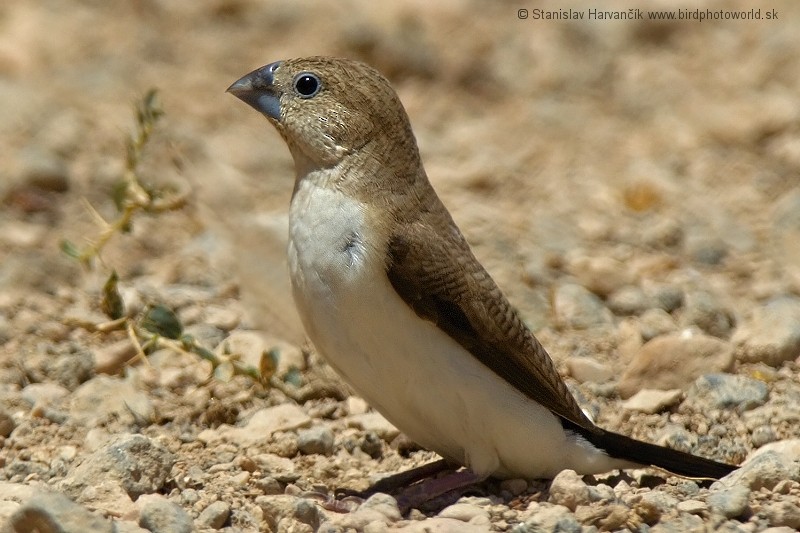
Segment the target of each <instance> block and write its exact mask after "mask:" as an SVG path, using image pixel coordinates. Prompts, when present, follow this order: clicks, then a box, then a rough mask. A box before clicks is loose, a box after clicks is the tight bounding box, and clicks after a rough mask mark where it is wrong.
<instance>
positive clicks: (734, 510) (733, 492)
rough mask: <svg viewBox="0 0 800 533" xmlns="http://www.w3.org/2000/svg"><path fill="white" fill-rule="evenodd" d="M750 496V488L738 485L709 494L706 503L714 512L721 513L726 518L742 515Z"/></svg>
mask: <svg viewBox="0 0 800 533" xmlns="http://www.w3.org/2000/svg"><path fill="white" fill-rule="evenodd" d="M749 498H750V489H748V488H747V487H745V486H742V485H736V486H734V487H731V488H729V489H721V490H717V491H714V492H712V493H711V494H709V496H708V499H707V500H706V503H708V507H709V509H711V511H712V512H715V513H719V514H721V515H722V516H724V517H725V518H736V517H738V516H742V515H743V514H744V512H745V511H746V510H747V503H748V500H749Z"/></svg>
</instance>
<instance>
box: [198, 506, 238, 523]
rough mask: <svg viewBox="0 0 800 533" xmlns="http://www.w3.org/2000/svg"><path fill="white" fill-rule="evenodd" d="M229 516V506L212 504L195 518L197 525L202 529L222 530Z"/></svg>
mask: <svg viewBox="0 0 800 533" xmlns="http://www.w3.org/2000/svg"><path fill="white" fill-rule="evenodd" d="M230 515H231V505H230V504H229V503H226V502H220V501H217V502H214V503H212V504H211V505H209V506H208V507H206V508H205V509H203V511H202V512H201V513H200V515H199V516H198V517H197V521H196V522H197V525H198V526H200V527H204V528H211V529H222V527H223V526H224V525H225V522H227V521H228V518H229V517H230Z"/></svg>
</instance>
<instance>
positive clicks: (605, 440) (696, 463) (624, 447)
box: [562, 421, 738, 479]
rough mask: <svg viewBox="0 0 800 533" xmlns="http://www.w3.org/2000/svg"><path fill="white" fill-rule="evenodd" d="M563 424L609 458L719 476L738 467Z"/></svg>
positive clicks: (694, 474)
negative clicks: (603, 451)
mask: <svg viewBox="0 0 800 533" xmlns="http://www.w3.org/2000/svg"><path fill="white" fill-rule="evenodd" d="M562 424H563V425H564V427H565V428H566V429H569V430H572V431H574V432H576V433H578V434H580V435H581V436H583V437H584V438H585V439H586V440H588V441H589V442H591V443H592V444H593V445H595V446H597V447H598V448H601V449H603V450H605V452H606V453H608V455H610V456H611V457H616V458H618V459H626V460H629V461H633V462H636V463H640V464H643V465H650V466H657V467H659V468H663V469H664V470H668V471H670V472H672V473H673V474H678V475H679V476H684V477H691V478H711V479H719V478H721V477H724V476H726V475H728V474H730V473H731V472H733V471H734V470H736V469H737V468H738V467H737V466H734V465H729V464H726V463H720V462H718V461H713V460H711V459H706V458H704V457H698V456H696V455H692V454H690V453H686V452H681V451H678V450H673V449H672V448H665V447H663V446H657V445H655V444H650V443H649V442H643V441H639V440H636V439H632V438H630V437H626V436H625V435H620V434H619V433H614V432H613V431H606V430H604V429H602V428H596V431H591V430H589V429H586V428H583V427H580V426H577V425H575V424H573V423H571V422H569V421H562Z"/></svg>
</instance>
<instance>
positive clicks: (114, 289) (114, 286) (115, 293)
mask: <svg viewBox="0 0 800 533" xmlns="http://www.w3.org/2000/svg"><path fill="white" fill-rule="evenodd" d="M118 282H119V276H117V271H116V270H112V271H111V275H110V276H108V279H107V280H106V283H105V285H103V299H102V300H101V302H100V309H101V310H102V311H103V313H105V315H106V316H107V317H108V318H110V319H111V320H116V319H118V318H122V317H123V316H125V302H124V301H123V300H122V295H121V294H120V293H119V285H118Z"/></svg>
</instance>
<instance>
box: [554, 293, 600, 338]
mask: <svg viewBox="0 0 800 533" xmlns="http://www.w3.org/2000/svg"><path fill="white" fill-rule="evenodd" d="M553 310H554V312H555V315H556V319H557V320H558V322H559V323H560V324H562V325H564V326H566V327H568V328H573V329H589V328H593V327H602V326H608V325H611V324H612V323H613V320H614V318H613V315H612V314H611V311H609V310H608V309H607V308H606V306H605V305H604V304H603V302H602V300H600V298H598V297H597V296H596V295H595V294H592V293H591V292H589V291H588V290H587V289H585V288H584V287H582V286H580V285H577V284H575V283H565V284H562V285H560V286H559V287H558V288H557V289H556V291H555V295H554V296H553Z"/></svg>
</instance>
